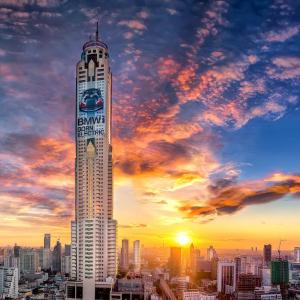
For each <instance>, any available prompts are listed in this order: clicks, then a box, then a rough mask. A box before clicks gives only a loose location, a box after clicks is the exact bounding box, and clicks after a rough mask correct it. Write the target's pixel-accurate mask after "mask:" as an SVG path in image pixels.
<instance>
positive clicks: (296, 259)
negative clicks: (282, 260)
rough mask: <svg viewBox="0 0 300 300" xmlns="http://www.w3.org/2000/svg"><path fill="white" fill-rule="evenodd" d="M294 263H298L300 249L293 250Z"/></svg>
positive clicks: (299, 261) (299, 260)
mask: <svg viewBox="0 0 300 300" xmlns="http://www.w3.org/2000/svg"><path fill="white" fill-rule="evenodd" d="M294 262H297V263H300V247H295V248H294Z"/></svg>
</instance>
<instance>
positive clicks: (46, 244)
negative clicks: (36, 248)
mask: <svg viewBox="0 0 300 300" xmlns="http://www.w3.org/2000/svg"><path fill="white" fill-rule="evenodd" d="M50 248H51V234H50V233H45V234H44V249H50Z"/></svg>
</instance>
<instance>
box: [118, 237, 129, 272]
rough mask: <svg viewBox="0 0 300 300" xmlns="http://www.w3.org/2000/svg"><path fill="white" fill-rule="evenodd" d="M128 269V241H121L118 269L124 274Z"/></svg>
mask: <svg viewBox="0 0 300 300" xmlns="http://www.w3.org/2000/svg"><path fill="white" fill-rule="evenodd" d="M128 268H129V241H128V240H126V239H124V240H122V248H121V257H120V269H121V271H122V272H126V271H127V270H128Z"/></svg>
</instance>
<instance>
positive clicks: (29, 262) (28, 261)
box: [20, 248, 39, 274]
mask: <svg viewBox="0 0 300 300" xmlns="http://www.w3.org/2000/svg"><path fill="white" fill-rule="evenodd" d="M20 269H21V273H29V274H32V273H35V272H37V271H38V269H39V255H38V253H37V252H36V250H35V249H31V248H22V249H21V250H20Z"/></svg>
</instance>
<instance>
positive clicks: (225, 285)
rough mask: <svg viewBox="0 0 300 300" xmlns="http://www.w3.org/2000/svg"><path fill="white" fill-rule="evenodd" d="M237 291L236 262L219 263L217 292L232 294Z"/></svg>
mask: <svg viewBox="0 0 300 300" xmlns="http://www.w3.org/2000/svg"><path fill="white" fill-rule="evenodd" d="M235 289H236V266H235V263H234V262H222V261H219V262H218V274H217V290H218V292H219V293H223V294H232V293H234V292H235Z"/></svg>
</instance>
